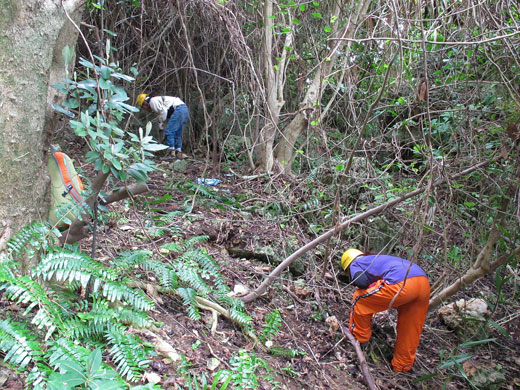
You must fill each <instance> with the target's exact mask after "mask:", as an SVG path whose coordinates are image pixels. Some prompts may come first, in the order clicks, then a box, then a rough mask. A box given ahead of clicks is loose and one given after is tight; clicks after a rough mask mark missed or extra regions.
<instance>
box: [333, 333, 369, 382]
mask: <svg viewBox="0 0 520 390" xmlns="http://www.w3.org/2000/svg"><path fill="white" fill-rule="evenodd" d="M339 327H340V329H341V333H343V335H344V336H345V337H346V338H348V340H349V341H350V343H351V344H352V345H353V346H354V350H355V351H356V354H357V356H358V359H359V365H360V367H361V372H362V373H363V377H364V378H365V382H366V384H367V386H368V388H369V389H370V390H377V389H378V387H377V386H376V382H375V381H374V378H373V377H372V374H371V373H370V369H369V368H368V363H367V360H366V359H365V354H364V353H363V351H362V350H361V345H359V341H357V340H356V338H355V337H354V336H353V335H352V333H350V332H349V331H348V330H346V329H345V327H344V326H343V325H341V324H339Z"/></svg>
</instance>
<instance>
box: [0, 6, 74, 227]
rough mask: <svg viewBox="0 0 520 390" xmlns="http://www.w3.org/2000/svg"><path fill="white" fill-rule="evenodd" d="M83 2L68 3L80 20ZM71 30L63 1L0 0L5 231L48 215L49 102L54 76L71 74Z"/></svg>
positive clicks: (0, 218) (0, 197)
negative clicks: (66, 55)
mask: <svg viewBox="0 0 520 390" xmlns="http://www.w3.org/2000/svg"><path fill="white" fill-rule="evenodd" d="M80 4H82V1H81V0H66V1H63V6H64V7H65V8H66V10H67V12H68V13H69V14H74V15H75V16H76V17H77V16H78V13H77V12H76V11H77V10H78V7H79V5H80ZM70 26H71V24H70V22H69V20H68V19H67V17H66V14H65V12H64V9H63V7H62V3H61V2H60V1H59V0H0V31H1V32H0V46H1V47H2V50H0V69H1V70H0V89H1V91H2V100H1V101H0V139H1V141H0V224H1V225H2V226H1V230H6V229H8V228H9V227H10V229H11V230H12V231H15V230H17V229H18V228H20V227H21V226H23V225H25V224H26V223H28V222H29V221H32V220H34V219H37V218H41V219H45V218H46V217H47V212H48V210H47V208H48V201H47V199H46V198H47V193H48V183H49V178H48V175H47V172H46V159H47V153H46V149H47V147H48V140H49V134H48V131H47V130H52V128H50V126H49V127H47V126H46V125H45V120H46V112H47V109H48V108H49V104H50V103H51V102H48V101H47V99H48V98H51V99H53V100H54V96H53V94H51V93H49V85H50V83H51V77H52V79H53V80H55V79H58V78H59V75H63V76H65V69H64V64H63V60H61V49H62V47H63V46H65V45H66V44H68V45H71V46H74V45H75V42H76V39H77V35H76V33H74V32H73V31H72V30H71V29H70ZM58 56H59V57H60V58H58Z"/></svg>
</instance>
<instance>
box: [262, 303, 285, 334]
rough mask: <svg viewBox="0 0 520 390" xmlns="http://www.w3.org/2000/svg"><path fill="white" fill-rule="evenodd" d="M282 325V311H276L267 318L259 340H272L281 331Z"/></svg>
mask: <svg viewBox="0 0 520 390" xmlns="http://www.w3.org/2000/svg"><path fill="white" fill-rule="evenodd" d="M281 324H282V317H281V316H280V310H278V309H274V310H273V311H271V312H270V313H269V314H267V315H266V316H265V324H264V327H263V328H262V331H261V334H260V336H259V338H260V339H261V340H262V341H268V340H271V338H272V337H273V336H275V335H276V334H277V333H278V331H279V330H280V325H281Z"/></svg>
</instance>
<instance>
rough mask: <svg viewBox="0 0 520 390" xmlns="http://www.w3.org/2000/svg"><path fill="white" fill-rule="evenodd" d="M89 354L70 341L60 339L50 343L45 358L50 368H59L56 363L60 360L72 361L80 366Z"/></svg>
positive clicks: (88, 351)
mask: <svg viewBox="0 0 520 390" xmlns="http://www.w3.org/2000/svg"><path fill="white" fill-rule="evenodd" d="M89 353H90V350H88V349H87V348H85V347H83V346H81V345H79V344H76V343H75V342H73V341H72V340H69V339H67V338H60V339H58V340H55V341H52V342H51V343H50V345H49V349H48V350H47V353H46V354H45V358H46V359H47V361H48V363H49V365H50V366H51V367H54V368H59V366H58V365H57V362H59V361H60V360H67V361H73V362H75V363H77V364H81V362H82V360H84V359H85V358H86V357H87V356H88V355H89Z"/></svg>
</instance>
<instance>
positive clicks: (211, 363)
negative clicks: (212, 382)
mask: <svg viewBox="0 0 520 390" xmlns="http://www.w3.org/2000/svg"><path fill="white" fill-rule="evenodd" d="M218 366H220V361H219V360H218V359H216V358H211V359H209V360H208V362H207V363H206V367H207V368H208V370H210V371H215V369H216V368H217V367H218Z"/></svg>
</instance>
